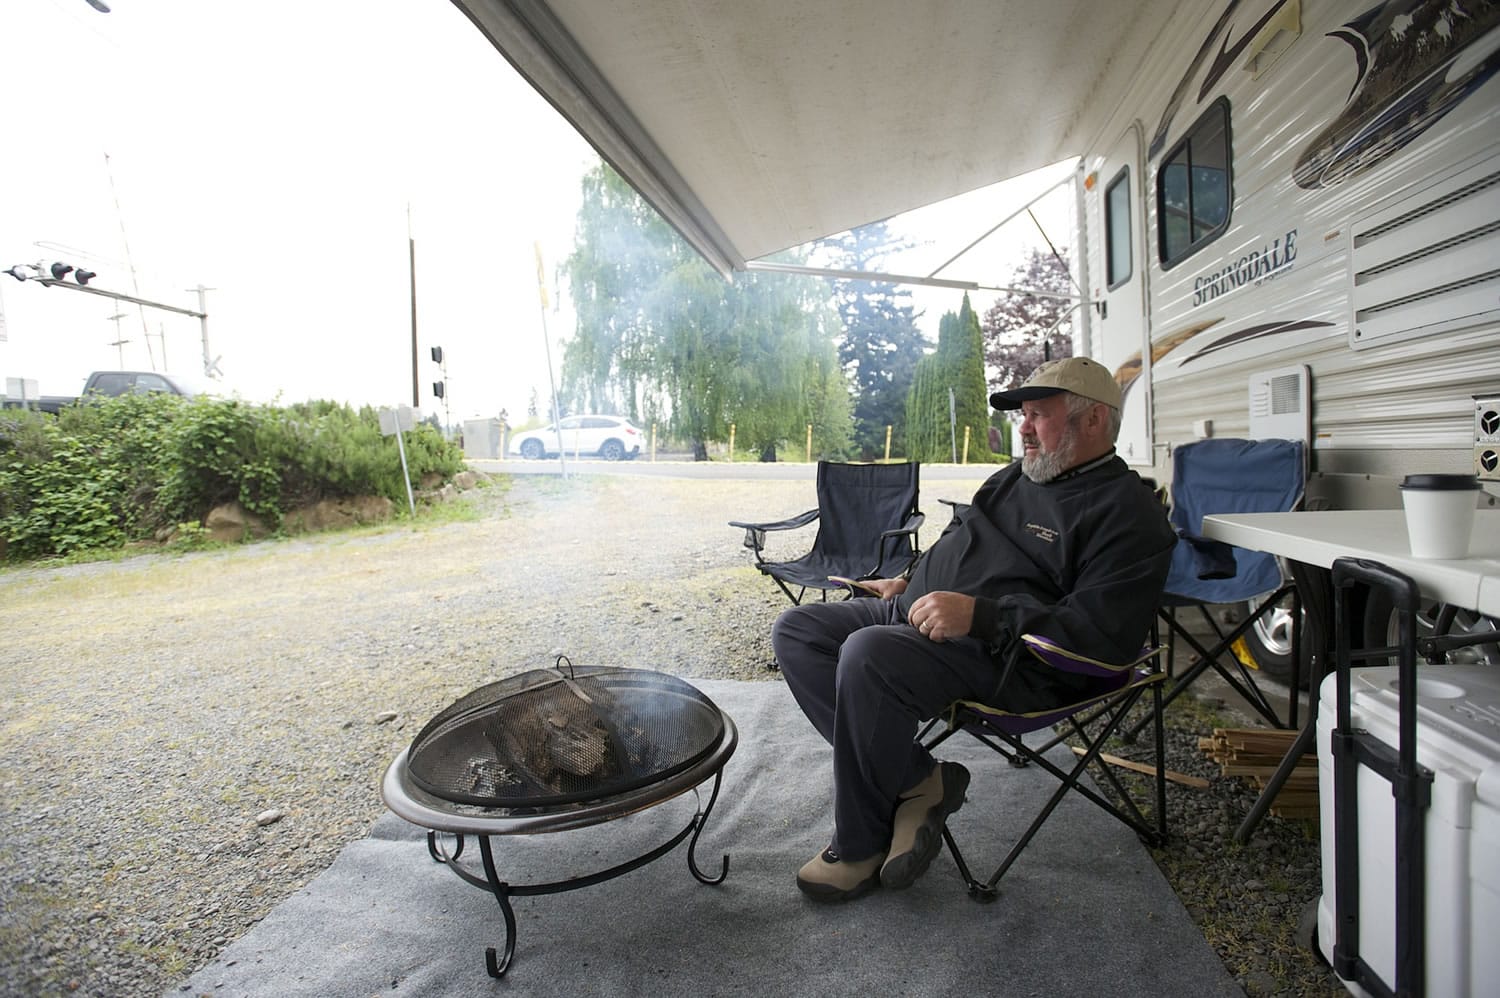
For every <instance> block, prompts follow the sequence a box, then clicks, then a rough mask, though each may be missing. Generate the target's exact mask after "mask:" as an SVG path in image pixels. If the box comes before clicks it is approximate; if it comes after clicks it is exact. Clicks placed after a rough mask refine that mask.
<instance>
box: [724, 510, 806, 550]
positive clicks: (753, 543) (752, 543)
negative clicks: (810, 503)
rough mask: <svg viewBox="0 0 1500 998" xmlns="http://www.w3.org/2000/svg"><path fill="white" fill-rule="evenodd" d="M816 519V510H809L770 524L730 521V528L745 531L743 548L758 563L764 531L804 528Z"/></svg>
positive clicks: (764, 537) (762, 545) (762, 548)
mask: <svg viewBox="0 0 1500 998" xmlns="http://www.w3.org/2000/svg"><path fill="white" fill-rule="evenodd" d="M817 518H818V510H816V509H810V510H808V511H807V512H805V513H798V514H797V515H796V516H793V517H790V518H788V519H785V520H774V521H772V522H770V523H742V522H740V521H739V520H730V521H729V525H730V526H731V527H739V528H740V529H742V530H743V531H745V541H744V544H745V547H747V548H749V549H750V550H751V551H754V552H755V560H756V561H760V560H761V557H760V553H761V552H762V551H763V550H765V546H766V531H768V530H795V529H797V528H798V527H805V526H807V525H808V524H809V523H811V522H813V521H814V520H816V519H817Z"/></svg>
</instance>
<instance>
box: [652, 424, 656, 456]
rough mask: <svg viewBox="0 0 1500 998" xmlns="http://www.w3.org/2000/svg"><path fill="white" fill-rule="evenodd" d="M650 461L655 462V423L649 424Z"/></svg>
mask: <svg viewBox="0 0 1500 998" xmlns="http://www.w3.org/2000/svg"><path fill="white" fill-rule="evenodd" d="M651 463H652V464H655V463H656V424H655V423H652V424H651Z"/></svg>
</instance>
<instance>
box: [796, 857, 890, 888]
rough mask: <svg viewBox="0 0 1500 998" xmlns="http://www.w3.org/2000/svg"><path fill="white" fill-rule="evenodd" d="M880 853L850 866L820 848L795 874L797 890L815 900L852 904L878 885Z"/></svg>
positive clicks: (849, 863)
mask: <svg viewBox="0 0 1500 998" xmlns="http://www.w3.org/2000/svg"><path fill="white" fill-rule="evenodd" d="M884 860H885V854H884V853H876V854H875V855H873V856H871V857H870V858H869V859H862V860H859V861H858V862H855V863H851V862H848V861H846V860H842V859H839V856H838V853H836V852H834V851H833V849H832V847H829V848H827V849H824V850H823V851H822V852H821V853H819V854H818V855H816V856H814V857H813V858H812V859H810V860H808V861H807V862H806V863H805V864H803V866H802V869H800V870H798V871H797V887H798V888H799V889H801V891H802V893H803V894H806V895H807V896H808V897H810V898H812V899H813V900H815V901H852V900H854V899H855V898H857V897H859V896H860V895H861V894H864V893H865V892H866V891H868V890H869V889H870V888H872V887H874V886H875V885H876V884H878V883H879V882H880V864H881V863H882V862H883V861H884Z"/></svg>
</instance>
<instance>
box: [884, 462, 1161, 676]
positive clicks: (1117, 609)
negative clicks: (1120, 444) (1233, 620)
mask: <svg viewBox="0 0 1500 998" xmlns="http://www.w3.org/2000/svg"><path fill="white" fill-rule="evenodd" d="M1175 542H1176V537H1175V535H1174V534H1173V532H1172V528H1171V527H1170V526H1169V525H1168V523H1167V516H1166V510H1165V508H1164V507H1163V506H1162V504H1161V502H1160V501H1159V500H1158V499H1157V498H1156V496H1155V494H1153V493H1152V491H1151V490H1150V489H1149V488H1148V487H1147V486H1146V484H1145V483H1144V482H1142V481H1141V479H1140V476H1138V475H1137V474H1136V473H1135V472H1133V471H1131V470H1130V469H1129V468H1128V467H1126V465H1125V462H1124V461H1122V460H1121V459H1120V458H1119V457H1117V456H1114V455H1113V454H1110V455H1106V456H1105V457H1103V458H1099V459H1097V460H1095V461H1090V462H1087V463H1086V464H1084V465H1082V466H1081V467H1080V468H1078V469H1075V470H1073V471H1072V472H1069V473H1066V474H1064V475H1063V476H1061V477H1059V478H1058V479H1056V480H1054V481H1052V482H1048V483H1047V484H1045V485H1038V484H1036V483H1035V482H1033V481H1031V480H1030V479H1029V478H1027V477H1025V476H1024V475H1023V474H1022V473H1021V466H1020V463H1019V462H1016V463H1015V464H1012V465H1010V466H1008V467H1006V468H1004V469H1002V470H1001V471H999V472H997V473H995V474H994V475H992V476H990V478H989V480H988V481H986V482H985V483H984V484H983V485H982V486H980V488H979V490H978V491H977V492H975V493H974V501H973V502H972V503H971V504H970V505H969V506H968V507H961V508H960V509H959V511H958V513H957V515H956V516H955V517H954V521H953V522H952V523H950V524H949V525H948V527H947V528H946V529H945V530H944V531H943V533H942V536H940V537H939V538H938V540H937V541H936V542H935V543H934V544H933V545H932V547H931V548H929V549H928V550H927V551H926V552H925V553H924V554H923V555H922V558H921V559H920V560H919V561H918V562H917V564H916V567H915V569H914V570H913V572H912V576H911V581H910V583H909V584H908V585H907V588H906V591H905V592H904V593H903V594H901V596H900V597H898V599H899V600H900V601H901V610H902V613H903V615H905V613H906V612H907V611H908V610H909V609H910V607H911V603H912V601H913V600H914V599H916V598H917V597H918V596H921V595H922V594H923V593H927V592H935V591H940V590H946V591H951V592H959V593H966V594H968V595H971V596H974V597H976V600H977V602H976V604H975V607H974V624H973V627H972V628H971V629H970V631H969V633H970V635H971V636H972V637H975V638H978V639H980V640H982V641H984V642H985V643H986V644H987V645H988V646H989V647H990V649H991V653H992V654H993V655H994V656H995V658H996V661H997V662H1003V660H1004V658H1005V657H1006V656H1007V655H1008V653H1009V652H1010V650H1011V649H1012V648H1013V647H1014V646H1015V643H1016V641H1017V640H1018V639H1019V638H1020V636H1021V635H1023V634H1040V635H1042V636H1044V637H1047V638H1050V639H1051V640H1053V641H1055V642H1057V643H1058V644H1060V645H1062V646H1063V647H1065V648H1067V649H1069V650H1070V651H1073V652H1076V653H1078V654H1081V655H1086V656H1088V657H1090V658H1096V659H1099V660H1101V661H1105V662H1125V661H1129V660H1130V659H1132V658H1134V657H1135V656H1136V655H1137V654H1139V652H1140V650H1141V646H1142V644H1143V643H1144V642H1145V640H1146V637H1147V635H1148V633H1149V628H1150V624H1151V619H1152V616H1153V614H1154V612H1155V609H1156V606H1157V604H1158V603H1159V601H1160V599H1161V594H1162V587H1163V586H1164V585H1165V583H1166V579H1167V569H1168V568H1169V567H1170V565H1171V555H1172V546H1173V544H1174V543H1175ZM1091 685H1093V684H1092V683H1090V682H1089V681H1088V680H1085V679H1083V678H1082V677H1079V676H1075V675H1072V674H1068V673H1060V672H1058V671H1056V670H1053V669H1049V668H1047V667H1045V666H1043V665H1042V664H1041V663H1040V662H1037V661H1036V660H1034V659H1032V658H1031V656H1029V655H1023V656H1020V658H1019V659H1018V662H1017V666H1016V669H1015V671H1014V673H1013V675H1012V679H1011V681H1009V682H1008V683H1007V685H1006V689H1005V691H1004V692H1005V693H1006V694H1011V693H1014V694H1017V695H1018V697H1017V699H1020V700H1024V701H1032V700H1033V699H1038V698H1039V699H1040V700H1042V701H1045V702H1057V703H1062V702H1066V701H1067V700H1068V699H1071V698H1072V697H1071V694H1073V693H1086V692H1088V690H1089V687H1090V686H1091ZM1006 699H1011V697H1010V696H1007V697H1006Z"/></svg>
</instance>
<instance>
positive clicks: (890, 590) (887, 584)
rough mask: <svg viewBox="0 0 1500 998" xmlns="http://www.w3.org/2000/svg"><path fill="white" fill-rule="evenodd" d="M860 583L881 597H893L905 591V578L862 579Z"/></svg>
mask: <svg viewBox="0 0 1500 998" xmlns="http://www.w3.org/2000/svg"><path fill="white" fill-rule="evenodd" d="M860 585H861V586H863V587H864V588H866V589H868V590H869V591H870V592H872V593H874V594H875V595H876V596H879V597H880V598H881V599H895V598H896V597H897V596H900V595H901V594H902V593H904V592H906V580H905V579H864V580H862V581H861V582H860Z"/></svg>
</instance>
